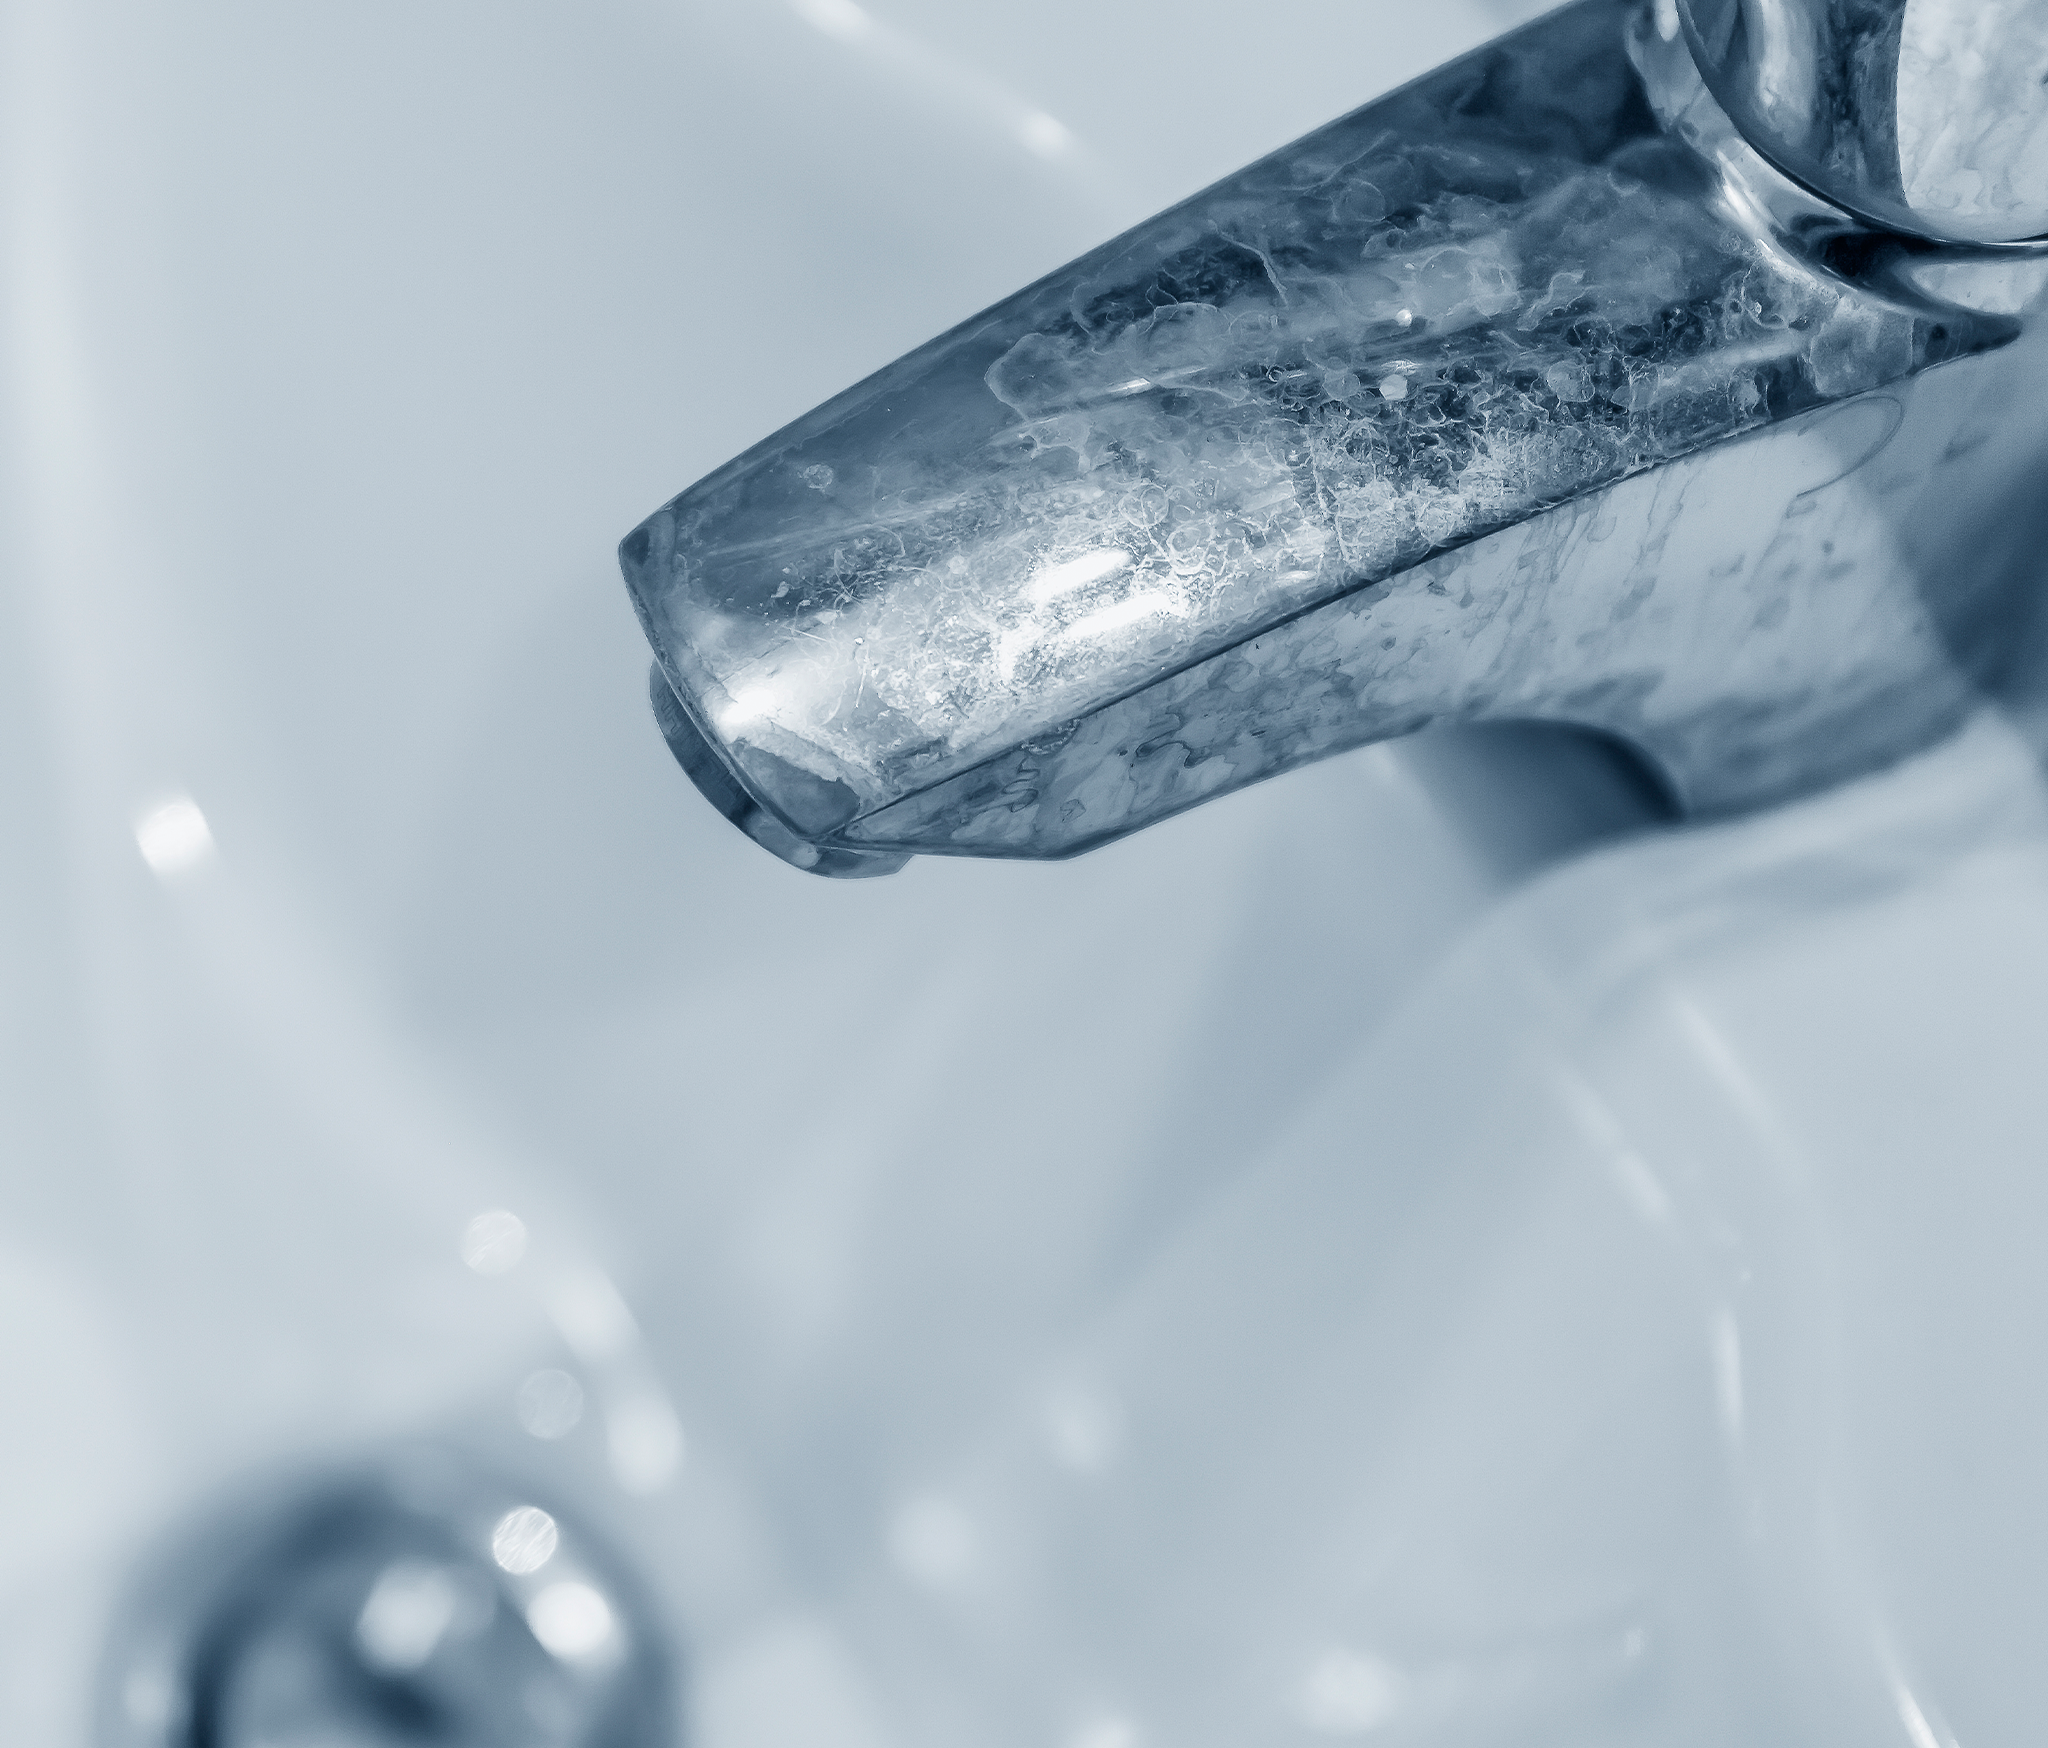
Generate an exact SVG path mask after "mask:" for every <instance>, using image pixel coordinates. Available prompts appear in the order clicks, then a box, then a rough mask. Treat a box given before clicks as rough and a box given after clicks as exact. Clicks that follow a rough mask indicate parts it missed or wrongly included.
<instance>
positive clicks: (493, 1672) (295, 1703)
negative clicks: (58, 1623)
mask: <svg viewBox="0 0 2048 1748" xmlns="http://www.w3.org/2000/svg"><path fill="white" fill-rule="evenodd" d="M677 1739H678V1738H677V1717H676V1705H675V1695H674V1690H673V1678H672V1673H671V1668H670V1656H669V1653H668V1651H667V1649H666V1643H665V1636H664V1635H663V1634H662V1633H661V1631H660V1629H659V1628H658V1627H657V1626H656V1624H655V1623H654V1621H653V1618H652V1614H651V1611H650V1610H649V1608H648V1607H647V1604H646V1602H645V1600H644V1598H643V1597H642V1595H641V1593H640V1591H639V1589H638V1587H637V1586H636V1585H634V1584H633V1582H632V1581H631V1580H630V1578H629V1577H628V1576H627V1575H626V1574H625V1572H624V1571H623V1570H622V1569H621V1567H620V1566H619V1564H618V1562H617V1560H616V1559H615V1558H614V1556H612V1555H611V1553H610V1552H609V1551H608V1550H607V1549H605V1548H604V1547H603V1546H602V1545H601V1544H599V1543H598V1542H596V1541H595V1540H594V1539H593V1538H592V1537H591V1536H590V1534H589V1533H588V1532H587V1531H586V1530H584V1529H582V1528H581V1527H579V1526H578V1525H577V1523H576V1522H575V1520H574V1519H573V1518H572V1517H569V1516H565V1515H563V1514H562V1513H560V1512H558V1511H557V1510H556V1509H555V1508H554V1507H553V1506H552V1505H543V1504H541V1503H538V1502H536V1501H535V1500H534V1498H533V1497H532V1496H531V1495H530V1494H529V1493H528V1492H526V1491H525V1490H524V1489H522V1488H520V1487H518V1486H516V1485H512V1484H509V1483H507V1482H505V1481H503V1480H499V1479H495V1478H491V1477H487V1476H483V1475H480V1474H478V1473H476V1472H475V1471H473V1470H472V1469H470V1468H469V1467H468V1466H467V1465H466V1464H464V1463H463V1462H461V1461H459V1460H458V1459H456V1458H454V1457H452V1456H449V1455H447V1454H444V1453H439V1452H433V1451H427V1452H419V1453H413V1454H411V1455H409V1456H406V1457H404V1458H401V1459H397V1460H393V1461H390V1462H387V1463H385V1464H383V1465H380V1466H379V1467H377V1468H375V1469H373V1470H368V1471H364V1472H361V1473H357V1474H352V1475H345V1476H338V1477H335V1478H332V1479H329V1480H327V1481H325V1482H321V1483H316V1484H312V1485H305V1484H301V1485H299V1486H297V1487H294V1488H290V1489H286V1490H281V1491H277V1492H273V1493H270V1494H263V1493H260V1492H259V1494H258V1495H257V1497H256V1499H255V1501H254V1502H252V1501H250V1500H249V1499H246V1498H245V1499H244V1500H242V1501H241V1502H239V1503H238V1504H237V1505H236V1506H235V1507H234V1508H233V1509H232V1510H228V1511H223V1512H221V1513H220V1514H218V1515H217V1516H216V1517H214V1518H213V1519H212V1520H210V1521H208V1522H207V1523H205V1524H204V1525H202V1526H200V1528H199V1529H198V1530H197V1531H196V1532H194V1533H192V1534H191V1535H189V1536H187V1537H186V1538H185V1539H184V1540H182V1541H181V1542H180V1543H178V1544H177V1545H175V1546H173V1547H171V1548H168V1549H166V1550H164V1551H162V1552H161V1553H160V1554H159V1556H158V1558H157V1559H156V1560H155V1561H154V1562H153V1564H152V1566H151V1568H150V1570H149V1571H148V1573H147V1575H146V1578H145V1580H144V1582H143V1584H142V1585H141V1586H140V1587H139V1588H138V1590H137V1592H136V1593H135V1595H134V1596H133V1597H132V1598H131V1599H130V1603H129V1606H128V1609H127V1611H126V1615H125V1618H124V1620H123V1622H122V1624H121V1626H120V1628H119V1629H118V1631H117V1634H116V1637H115V1640H114V1647H113V1651H112V1654H111V1656H110V1658H109V1661H108V1667H107V1670H106V1673H105V1677H104V1681H103V1691H102V1695H101V1703H100V1730H99V1742H100V1745H101V1748H315V1745H319V1744H330V1743H346V1744H348V1745H349V1748H377V1745H379V1744H390V1745H391V1748H399V1745H400V1744H408V1743H418V1742H422V1741H432V1742H443V1743H451V1744H462V1745H470V1744H474V1745H475V1748H673V1744H674V1743H675V1742H676V1741H677Z"/></svg>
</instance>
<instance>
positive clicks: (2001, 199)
mask: <svg viewBox="0 0 2048 1748" xmlns="http://www.w3.org/2000/svg"><path fill="white" fill-rule="evenodd" d="M1669 3H1670V0H1664V4H1666V5H1668V4H1669ZM1678 7H1679V13H1680V16H1681V17H1682V18H1683V20H1684V24H1685V31H1686V37H1687V39H1688V40H1689V41H1690V43H1691V45H1692V50H1693V53H1694V55H1695V56H1696V57H1697V58H1698V60H1699V64H1700V72H1701V74H1702V75H1703V77H1704V78H1705V79H1706V82H1707V86H1708V88H1709V89H1710V90H1711V91H1712V92H1713V93H1714V95H1715V97H1717V98H1718V99H1719V100H1720V102H1721V104H1722V106H1723V107H1724V108H1725V109H1726V110H1727V111H1728V113H1729V115H1730V116H1731V117H1732V118H1733V120H1734V122H1735V124H1736V126H1737V127H1739V128H1740V129H1741V130H1742V132H1743V134H1744V135H1745V136H1746V137H1747V138H1748V140H1749V143H1750V144H1751V145H1753V146H1754V147H1755V148H1756V149H1757V150H1758V151H1759V152H1761V153H1762V154H1763V155H1764V156H1765V157H1767V158H1769V159H1770V160H1771V161H1772V162H1773V163H1775V164H1776V165H1777V166H1778V167H1779V168H1780V169H1781V170H1783V171H1785V172H1786V173H1787V174H1788V175H1791V176H1794V177H1796V178H1798V180H1800V181H1801V182H1804V183H1805V184H1806V185H1807V186H1808V187H1809V188H1811V189H1813V190H1814V192H1815V193H1817V194H1820V195H1822V196H1824V197H1826V198H1827V199H1829V200H1832V201H1834V202H1835V203H1836V204H1837V205H1840V206H1843V207H1846V208H1847V209H1848V210H1849V211H1851V212H1853V213H1855V214H1857V215H1858V216H1860V217H1862V218H1865V219H1868V220H1870V221H1872V222H1873V223H1876V224H1880V225H1883V226H1885V227H1887V228H1889V229H1892V230H1898V231H1903V232H1906V233H1907V234H1909V235H1913V236H1920V237H1931V238H1934V239H1937V240H1939V241H1944V242H1963V243H2008V242H2018V241H2023V240H2026V239H2030V238H2035V237H2039V236H2042V235H2044V234H2048V0H1678ZM1667 16H1668V14H1667Z"/></svg>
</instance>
